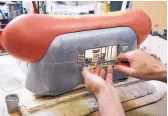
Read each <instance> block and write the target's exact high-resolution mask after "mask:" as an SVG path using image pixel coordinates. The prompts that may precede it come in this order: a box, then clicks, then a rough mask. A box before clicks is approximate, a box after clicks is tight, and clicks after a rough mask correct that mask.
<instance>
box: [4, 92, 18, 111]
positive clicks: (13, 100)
mask: <svg viewBox="0 0 168 116" xmlns="http://www.w3.org/2000/svg"><path fill="white" fill-rule="evenodd" d="M5 102H6V106H7V110H8V113H9V114H13V113H16V112H17V111H18V106H19V97H18V95H17V94H9V95H7V96H6V97H5Z"/></svg>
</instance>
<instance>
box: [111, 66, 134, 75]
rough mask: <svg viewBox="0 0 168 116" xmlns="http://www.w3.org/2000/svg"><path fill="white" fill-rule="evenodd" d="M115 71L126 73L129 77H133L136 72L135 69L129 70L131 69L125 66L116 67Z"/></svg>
mask: <svg viewBox="0 0 168 116" xmlns="http://www.w3.org/2000/svg"><path fill="white" fill-rule="evenodd" d="M114 70H115V71H118V72H121V73H124V74H126V75H129V76H133V71H134V69H133V68H129V67H127V66H124V65H116V66H115V67H114Z"/></svg>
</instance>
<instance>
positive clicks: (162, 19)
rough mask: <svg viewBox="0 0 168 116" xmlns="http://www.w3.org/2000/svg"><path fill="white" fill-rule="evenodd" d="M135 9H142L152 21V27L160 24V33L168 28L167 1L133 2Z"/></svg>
mask: <svg viewBox="0 0 168 116" xmlns="http://www.w3.org/2000/svg"><path fill="white" fill-rule="evenodd" d="M132 8H133V9H142V10H143V11H145V12H146V13H147V14H148V15H149V17H150V18H151V20H152V27H153V26H154V25H155V24H159V27H158V31H159V32H162V31H163V29H164V28H167V2H166V1H149V2H148V1H133V2H132Z"/></svg>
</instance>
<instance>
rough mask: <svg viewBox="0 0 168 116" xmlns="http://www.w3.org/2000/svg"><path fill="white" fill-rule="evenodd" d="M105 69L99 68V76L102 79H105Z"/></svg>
mask: <svg viewBox="0 0 168 116" xmlns="http://www.w3.org/2000/svg"><path fill="white" fill-rule="evenodd" d="M105 73H106V72H105V70H104V69H103V68H102V69H101V70H100V77H101V78H102V79H104V80H105Z"/></svg>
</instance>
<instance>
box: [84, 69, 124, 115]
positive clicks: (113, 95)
mask: <svg viewBox="0 0 168 116" xmlns="http://www.w3.org/2000/svg"><path fill="white" fill-rule="evenodd" d="M82 74H83V77H84V81H85V87H86V89H87V90H88V91H90V92H91V93H92V94H93V95H94V96H95V97H96V99H97V102H98V105H99V112H100V115H101V116H124V115H125V114H124V110H123V108H122V105H121V102H120V97H119V95H118V91H117V89H116V88H115V87H114V86H113V81H112V78H113V75H112V74H113V70H112V66H109V67H108V69H107V74H106V77H105V70H104V69H103V68H101V67H100V66H97V67H96V68H95V69H90V70H89V69H88V68H86V67H84V68H83V71H82Z"/></svg>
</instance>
